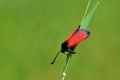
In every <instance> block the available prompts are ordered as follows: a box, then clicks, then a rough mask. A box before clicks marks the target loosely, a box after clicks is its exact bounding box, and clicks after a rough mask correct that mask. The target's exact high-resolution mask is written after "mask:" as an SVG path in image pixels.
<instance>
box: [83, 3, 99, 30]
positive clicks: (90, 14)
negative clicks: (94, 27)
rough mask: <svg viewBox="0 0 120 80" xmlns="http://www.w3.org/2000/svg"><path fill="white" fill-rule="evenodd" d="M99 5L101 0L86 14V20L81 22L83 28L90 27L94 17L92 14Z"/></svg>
mask: <svg viewBox="0 0 120 80" xmlns="http://www.w3.org/2000/svg"><path fill="white" fill-rule="evenodd" d="M98 5H99V1H98V2H97V3H96V4H95V5H94V6H93V8H92V10H91V11H90V12H89V13H88V15H87V16H86V18H85V20H84V21H83V23H82V24H81V29H87V27H88V25H89V23H90V21H91V19H92V16H93V15H94V13H95V10H96V8H97V7H98Z"/></svg>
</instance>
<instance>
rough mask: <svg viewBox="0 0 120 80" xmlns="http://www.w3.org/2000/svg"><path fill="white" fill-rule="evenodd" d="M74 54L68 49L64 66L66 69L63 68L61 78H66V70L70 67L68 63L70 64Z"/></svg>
mask: <svg viewBox="0 0 120 80" xmlns="http://www.w3.org/2000/svg"><path fill="white" fill-rule="evenodd" d="M72 54H73V53H71V51H68V54H67V57H66V63H65V66H64V69H63V73H62V76H61V79H60V80H64V79H65V76H66V70H67V68H68V65H69V62H70V59H71V57H72Z"/></svg>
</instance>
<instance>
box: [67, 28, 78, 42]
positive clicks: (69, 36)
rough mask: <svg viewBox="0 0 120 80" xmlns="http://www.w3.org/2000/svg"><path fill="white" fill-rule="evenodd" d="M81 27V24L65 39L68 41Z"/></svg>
mask: <svg viewBox="0 0 120 80" xmlns="http://www.w3.org/2000/svg"><path fill="white" fill-rule="evenodd" d="M79 28H80V26H78V27H77V28H75V29H74V30H73V31H72V32H71V34H70V35H69V36H68V37H67V38H66V39H65V41H68V40H70V39H71V38H72V37H73V36H74V35H75V34H76V31H77V30H78V29H79Z"/></svg>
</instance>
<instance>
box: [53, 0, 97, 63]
mask: <svg viewBox="0 0 120 80" xmlns="http://www.w3.org/2000/svg"><path fill="white" fill-rule="evenodd" d="M90 2H91V0H89V2H88V5H87V8H86V10H85V13H84V15H83V18H82V21H81V25H79V26H78V27H77V28H75V29H74V30H73V31H72V33H71V34H70V35H69V36H68V37H67V38H66V39H65V41H63V42H62V44H61V50H60V51H59V52H58V53H57V55H56V56H55V58H54V59H53V61H52V62H51V64H53V63H54V62H55V60H56V58H57V56H58V55H59V53H60V52H62V53H65V52H70V53H73V54H75V52H74V49H75V47H76V45H77V44H78V43H80V42H81V41H83V40H85V39H86V38H88V37H89V36H90V31H88V30H87V26H88V24H89V23H90V20H91V18H92V16H93V14H94V12H95V10H96V8H97V7H98V5H99V1H98V2H97V3H96V4H95V5H94V6H93V8H92V9H91V11H90V12H89V13H88V14H87V12H88V8H89V5H90ZM71 51H72V52H71Z"/></svg>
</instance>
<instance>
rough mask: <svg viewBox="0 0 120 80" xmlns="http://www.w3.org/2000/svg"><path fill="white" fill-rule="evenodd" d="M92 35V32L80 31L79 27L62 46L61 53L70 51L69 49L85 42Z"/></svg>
mask: <svg viewBox="0 0 120 80" xmlns="http://www.w3.org/2000/svg"><path fill="white" fill-rule="evenodd" d="M89 35H90V32H89V31H88V30H85V29H80V26H78V27H77V28H76V29H75V30H73V31H72V33H71V34H70V35H69V36H68V37H67V38H66V39H65V41H64V42H63V43H62V44H61V47H62V48H61V52H63V53H64V52H65V51H68V49H70V48H72V47H74V46H76V45H77V44H78V43H79V42H81V41H83V40H85V39H86V38H87V37H88V36H89Z"/></svg>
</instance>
